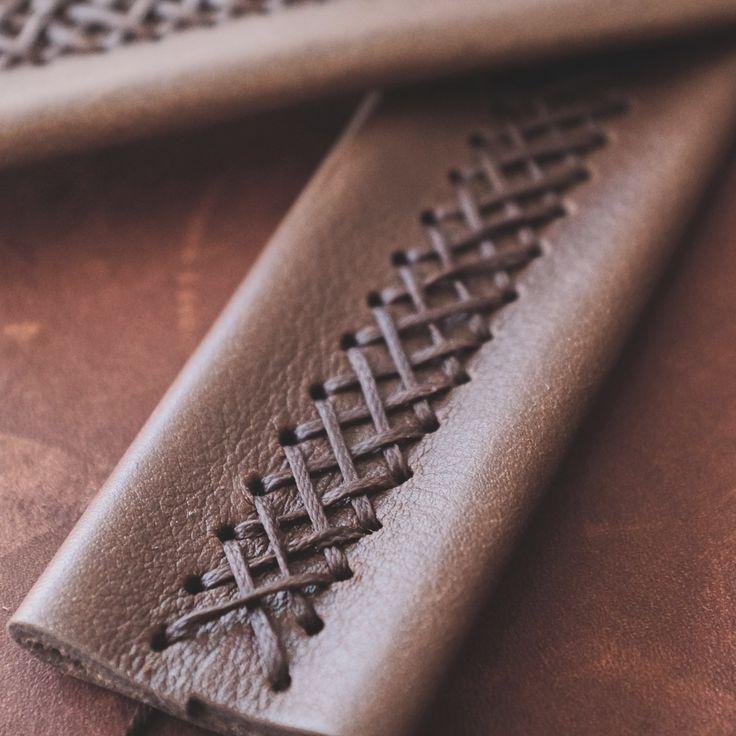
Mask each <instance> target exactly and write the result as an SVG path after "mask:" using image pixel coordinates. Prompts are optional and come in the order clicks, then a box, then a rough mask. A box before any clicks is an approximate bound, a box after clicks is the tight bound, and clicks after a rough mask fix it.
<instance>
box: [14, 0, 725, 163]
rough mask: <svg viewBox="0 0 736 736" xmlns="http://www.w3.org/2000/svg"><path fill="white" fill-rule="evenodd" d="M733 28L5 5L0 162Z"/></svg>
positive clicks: (298, 7)
mask: <svg viewBox="0 0 736 736" xmlns="http://www.w3.org/2000/svg"><path fill="white" fill-rule="evenodd" d="M735 25H736V2H734V0H699V1H698V2H693V0H655V1H654V2H646V3H642V2H641V1H640V0H617V2H606V3H601V2H594V3H591V2H590V1H589V0H544V1H543V2H539V1H538V0H493V2H489V1H488V0H401V2H396V0H325V2H313V1H311V0H298V1H297V2H280V1H279V0H195V1H192V0H142V1H141V0H136V1H135V2H134V0H117V1H116V2H115V3H110V2H96V1H95V0H73V1H72V2H59V1H58V0H53V1H51V2H44V3H41V2H34V1H33V0H12V1H11V2H6V3H5V4H4V5H3V6H2V7H0V66H8V69H7V70H6V71H3V72H2V73H1V74H0V100H2V105H0V164H3V165H6V164H9V163H17V162H19V161H23V160H28V159H36V158H39V157H44V156H48V155H49V154H51V153H58V152H66V151H71V150H74V149H80V148H88V147H90V146H96V145H102V144H110V143H119V142H120V141H122V140H128V139H131V138H134V137H138V136H143V135H150V134H152V133H157V132H161V131H166V130H170V129H172V128H177V127H181V126H183V125H193V124H201V123H209V122H212V121H216V120H218V119H222V118H224V117H227V116H232V115H237V114H241V113H242V112H244V111H254V110H263V109H266V108H273V107H280V106H283V105H284V104H286V103H289V102H294V101H296V100H303V99H305V98H306V97H313V96H315V95H323V94H325V93H334V92H340V91H346V90H360V91H361V92H362V91H364V90H365V89H370V88H371V87H372V86H374V85H384V84H387V83H395V82H406V81H409V80H417V79H426V78H430V77H433V76H436V75H447V74H449V73H452V72H461V71H468V70H471V69H477V68H480V67H483V66H487V65H489V64H500V63H504V64H505V63H508V62H512V61H519V60H529V59H532V58H541V57H543V56H560V55H569V54H571V53H575V52H580V51H582V50H585V49H596V50H598V49H601V48H603V47H606V46H611V45H614V44H616V45H617V44H623V43H626V44H630V43H632V42H635V41H640V40H644V39H658V38H662V37H668V36H671V35H673V34H680V33H694V32H698V31H704V30H706V29H724V28H729V27H730V28H732V29H733V27H734V26H735ZM162 37H165V38H162ZM154 39H161V40H159V41H158V42H156V43H153V42H152V41H153V40H154ZM90 51H97V52H100V51H104V52H107V53H104V54H100V53H96V54H89V53H86V52H90ZM39 61H41V62H46V65H45V66H40V67H39V66H33V65H32V64H31V63H29V62H39Z"/></svg>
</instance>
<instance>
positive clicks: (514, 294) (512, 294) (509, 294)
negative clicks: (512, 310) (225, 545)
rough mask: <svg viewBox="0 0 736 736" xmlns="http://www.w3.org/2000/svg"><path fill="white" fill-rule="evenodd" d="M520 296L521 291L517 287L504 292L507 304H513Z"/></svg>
mask: <svg viewBox="0 0 736 736" xmlns="http://www.w3.org/2000/svg"><path fill="white" fill-rule="evenodd" d="M518 298H519V292H518V291H516V289H509V290H508V291H504V293H503V300H504V302H505V303H506V304H511V302H515V301H516V300H517V299H518Z"/></svg>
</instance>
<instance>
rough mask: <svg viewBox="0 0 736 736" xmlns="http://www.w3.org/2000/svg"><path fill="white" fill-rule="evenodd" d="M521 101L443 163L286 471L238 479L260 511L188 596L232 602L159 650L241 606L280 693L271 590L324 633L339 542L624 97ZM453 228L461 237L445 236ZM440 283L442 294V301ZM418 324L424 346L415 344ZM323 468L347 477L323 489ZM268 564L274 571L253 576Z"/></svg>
mask: <svg viewBox="0 0 736 736" xmlns="http://www.w3.org/2000/svg"><path fill="white" fill-rule="evenodd" d="M525 104H526V107H527V108H531V110H532V114H527V115H526V116H525V117H521V118H512V119H511V120H509V122H508V123H507V124H505V125H503V126H501V127H499V128H496V129H494V130H492V131H489V132H488V133H486V134H484V135H474V136H471V145H472V148H473V152H474V157H473V158H474V160H473V163H472V164H471V165H470V166H469V167H467V168H465V169H458V170H453V171H451V172H450V174H449V179H450V183H451V186H452V191H453V199H452V201H451V202H450V203H448V204H446V205H441V206H438V207H435V208H434V209H432V210H426V211H424V212H423V213H422V214H421V221H422V224H423V228H424V232H425V240H426V242H425V244H424V245H422V246H419V247H416V248H412V249H409V250H406V251H397V252H395V253H394V255H393V257H392V261H393V264H394V266H395V268H396V273H397V276H398V279H397V282H396V283H395V284H392V285H389V286H387V287H386V288H384V289H383V290H382V291H380V292H371V293H370V294H369V295H368V299H367V301H368V306H369V308H370V312H371V314H372V317H373V321H372V323H371V324H368V325H366V326H364V327H363V328H361V329H359V330H357V331H356V332H355V333H352V334H350V335H346V336H343V338H342V341H341V349H342V350H343V351H344V354H345V356H346V359H347V363H348V365H349V366H350V370H349V371H346V372H344V373H340V374H338V375H336V376H333V377H331V378H328V379H327V380H326V381H324V382H323V383H321V384H317V385H314V386H312V387H311V388H310V395H311V398H312V401H313V404H314V407H315V410H316V413H317V415H318V419H314V420H309V421H306V422H303V423H301V424H298V425H297V426H296V427H294V428H290V429H287V430H284V431H283V432H282V433H281V435H280V438H279V439H280V444H281V446H282V449H283V453H284V458H285V463H284V467H283V468H282V469H281V470H279V471H277V472H275V473H271V474H270V475H267V476H265V477H260V476H252V477H251V478H250V479H249V480H245V479H243V478H239V479H238V483H239V485H240V487H241V490H242V491H243V492H244V493H246V494H249V495H250V496H251V497H252V499H253V503H254V506H255V513H254V514H253V516H251V517H249V518H247V519H245V520H244V521H242V522H240V523H239V524H237V525H236V526H235V527H233V528H230V529H228V530H226V532H227V533H226V534H225V536H221V541H222V546H223V560H222V562H221V563H220V564H219V565H217V566H216V567H215V568H213V569H211V570H208V571H207V572H205V573H204V574H202V575H201V576H199V577H198V578H197V581H198V589H197V590H196V591H190V592H199V591H204V590H211V589H213V588H216V587H218V586H223V585H233V584H234V585H235V588H236V591H237V594H236V595H235V597H233V598H230V599H229V600H225V601H222V602H219V603H217V604H214V605H211V606H208V607H202V608H197V609H195V610H193V611H191V612H189V613H187V614H185V615H183V616H181V617H180V618H178V619H177V620H176V621H174V622H172V623H170V624H168V625H167V626H164V627H161V628H159V629H157V631H156V632H155V633H154V638H153V641H152V645H153V648H154V649H163V648H165V647H167V646H169V645H171V644H173V643H175V642H178V641H182V640H184V639H187V638H190V637H192V636H194V635H195V634H196V633H197V632H198V631H199V629H200V628H201V627H202V626H204V625H205V624H207V623H208V622H211V621H215V620H217V619H219V618H221V617H222V616H224V615H225V614H227V613H229V612H231V611H236V610H239V609H245V610H246V611H247V618H248V622H249V623H250V626H251V629H252V631H253V635H254V639H255V644H256V648H257V650H258V652H259V657H260V660H261V664H262V669H263V671H264V674H265V676H266V678H267V680H268V682H269V683H270V685H271V686H272V687H273V688H274V689H276V690H279V689H284V688H285V687H287V686H288V684H289V674H288V661H287V656H286V653H285V651H284V648H283V645H282V642H281V639H280V636H279V632H278V630H277V627H276V623H275V621H274V620H273V619H274V617H273V614H269V612H268V611H267V606H266V599H267V598H269V597H271V596H281V599H283V600H285V601H286V604H287V608H288V609H289V610H290V611H291V613H292V615H293V616H294V618H295V619H296V621H297V622H298V623H299V625H300V626H301V627H302V629H303V630H304V631H305V632H307V633H308V634H314V633H317V632H318V631H319V630H320V629H321V628H322V626H323V623H322V620H321V619H320V617H319V615H318V614H317V612H316V610H315V608H314V603H313V600H312V598H313V594H314V593H315V592H316V591H317V590H319V589H321V588H324V587H326V586H328V585H330V584H331V583H333V582H335V581H336V580H344V579H346V578H348V577H350V576H351V575H352V571H351V570H350V567H349V563H348V559H347V556H346V552H345V550H344V549H343V547H344V546H346V545H349V544H351V543H353V542H356V541H357V540H358V539H360V538H361V537H363V536H365V535H366V534H369V533H372V532H374V531H376V530H378V529H380V527H381V524H380V521H379V520H378V518H377V517H376V513H375V509H374V507H373V503H372V501H371V497H372V496H373V495H375V494H376V493H380V492H384V491H387V490H390V489H393V488H396V487H398V486H400V485H401V484H402V483H404V482H405V481H406V480H407V479H408V478H410V477H411V475H412V470H411V468H410V467H409V464H408V462H407V459H406V457H405V449H406V447H407V445H410V444H412V443H415V442H416V441H418V440H419V439H421V438H422V437H424V436H425V435H426V434H428V433H430V432H433V431H435V430H436V429H437V428H438V427H439V419H438V418H437V415H436V413H435V409H434V407H433V402H435V401H436V399H438V398H439V397H441V396H444V395H445V394H447V392H449V391H451V390H452V388H453V387H455V386H457V385H460V384H462V383H465V382H467V381H469V380H470V377H469V376H468V375H467V372H466V370H465V368H464V366H463V360H464V358H465V357H467V356H468V355H469V354H470V353H471V352H473V351H474V350H476V349H477V348H478V347H479V346H480V345H481V344H483V343H484V342H487V341H488V340H490V339H491V332H490V326H489V315H491V314H493V313H495V312H496V311H498V310H499V309H500V308H502V307H503V306H504V305H505V304H507V303H508V302H510V301H513V300H514V299H515V298H516V296H517V294H516V290H515V288H514V283H515V274H516V273H517V272H518V271H519V270H520V269H521V268H523V267H524V266H525V265H527V264H528V263H529V262H531V261H532V260H533V259H534V258H537V257H538V256H540V255H541V254H542V244H541V236H540V233H539V229H540V228H541V227H543V226H544V225H547V224H548V223H550V222H552V221H553V220H555V219H558V218H560V217H563V216H564V215H565V214H566V210H565V207H564V204H563V202H562V201H561V199H560V194H561V192H563V191H565V190H567V189H570V188H571V187H573V186H575V185H576V184H577V183H579V182H580V181H582V180H583V179H585V178H587V176H588V175H589V172H588V169H587V166H586V165H585V162H584V161H583V158H582V155H583V154H585V153H587V152H590V151H592V150H593V149H595V148H598V147H600V146H602V145H604V144H605V143H606V141H607V137H606V135H605V133H604V132H603V130H602V129H601V127H600V124H599V122H598V121H599V119H600V118H602V117H605V116H609V115H612V114H614V113H618V112H621V111H623V110H624V109H625V108H626V102H625V101H624V100H623V99H622V98H621V97H620V96H618V95H615V94H612V93H608V94H606V95H604V96H603V97H602V98H599V99H596V100H594V101H588V102H585V103H580V102H574V103H567V104H565V105H562V106H560V107H555V106H553V105H552V103H551V102H550V101H549V99H548V98H547V97H546V96H544V95H540V96H536V97H534V98H532V100H531V101H527V102H526V103H525ZM449 226H454V227H456V228H457V227H458V226H460V227H461V228H462V232H461V233H458V232H457V231H454V232H453V233H452V234H450V233H448V230H447V228H448V227H449ZM504 239H505V241H504ZM508 240H510V241H511V242H510V244H509V243H508V242H506V241H508ZM481 285H482V286H483V287H484V288H483V290H481V289H480V288H479V287H480V286H481ZM440 291H441V292H442V294H443V295H444V296H443V299H442V300H441V301H440V303H438V304H437V303H434V299H435V295H436V293H438V292H440ZM458 330H460V333H459V334H458ZM418 335H419V336H420V337H421V338H422V344H421V345H420V346H416V345H414V343H415V342H416V337H417V336H418ZM427 339H428V342H427ZM410 343H411V344H410ZM378 349H380V350H379V352H378V353H376V350H378ZM371 351H372V352H371ZM427 370H430V371H431V372H430V375H429V376H428V377H426V376H424V377H423V376H422V375H421V374H422V372H423V371H427ZM388 384H390V385H391V386H393V388H392V390H390V391H387V390H386V389H385V386H386V385H388ZM341 394H349V395H352V394H355V395H357V396H359V397H360V398H361V403H360V404H359V405H357V406H349V407H347V408H345V407H340V406H338V400H339V397H340V395H341ZM368 426H370V427H371V428H372V431H371V433H370V434H369V435H368V436H359V437H358V438H357V439H355V440H354V441H353V440H351V439H350V438H349V437H348V433H349V431H350V428H354V427H363V428H365V427H368ZM310 442H319V443H320V444H321V445H322V446H323V452H321V453H317V452H312V453H310V452H308V451H307V450H306V447H307V445H308V444H309V443H310ZM325 447H326V448H327V450H326V451H325V450H324V448H325ZM377 457H380V458H382V462H380V463H378V467H375V466H376V462H374V463H373V467H372V468H370V469H369V470H367V471H366V472H364V473H363V474H361V472H360V467H359V466H360V465H361V463H363V462H367V461H369V460H375V458H377ZM326 474H334V475H335V476H336V477H337V480H336V481H335V482H328V484H327V487H326V489H325V490H323V491H318V490H317V483H318V481H319V480H320V478H323V477H324V476H325V475H326ZM280 489H289V490H291V491H293V490H294V489H295V491H296V496H297V497H298V499H299V502H300V503H299V506H298V508H296V509H291V510H288V511H284V512H281V513H278V512H277V510H276V508H275V506H274V503H273V501H274V494H275V493H276V492H278V491H279V490H280ZM284 492H285V491H284ZM346 504H347V505H349V506H350V507H351V509H352V519H353V521H352V522H349V523H334V522H332V521H331V518H330V516H331V513H332V512H335V511H337V510H340V509H344V508H345V507H346ZM305 524H307V525H308V526H309V530H308V531H307V532H305V533H302V534H300V535H299V536H297V535H290V533H289V531H290V528H291V527H293V526H299V525H302V526H303V525H305ZM254 541H260V542H262V543H265V550H264V549H263V546H264V545H263V544H262V545H261V547H262V550H261V551H260V552H254V551H253V549H254V547H253V545H252V544H251V543H252V542H254ZM300 556H306V557H308V558H309V557H315V556H316V557H317V558H318V559H321V560H322V563H323V565H320V567H319V569H309V570H307V571H300V572H294V571H293V570H292V569H291V568H292V565H293V562H294V560H295V559H296V558H298V557H300ZM262 573H269V574H270V577H269V579H268V580H266V581H264V582H262V583H260V584H256V582H255V577H256V576H259V575H261V574H262Z"/></svg>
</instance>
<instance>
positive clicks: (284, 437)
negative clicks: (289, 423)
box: [279, 427, 299, 447]
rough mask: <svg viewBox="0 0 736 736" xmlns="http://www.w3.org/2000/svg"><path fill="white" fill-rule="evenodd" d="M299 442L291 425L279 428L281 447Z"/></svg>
mask: <svg viewBox="0 0 736 736" xmlns="http://www.w3.org/2000/svg"><path fill="white" fill-rule="evenodd" d="M298 442H299V438H298V437H297V436H296V432H295V431H294V430H293V429H292V428H291V427H282V428H281V429H280V430H279V444H280V445H281V447H292V446H293V445H296V444H297V443H298Z"/></svg>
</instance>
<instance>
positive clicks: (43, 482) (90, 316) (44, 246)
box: [0, 103, 352, 736]
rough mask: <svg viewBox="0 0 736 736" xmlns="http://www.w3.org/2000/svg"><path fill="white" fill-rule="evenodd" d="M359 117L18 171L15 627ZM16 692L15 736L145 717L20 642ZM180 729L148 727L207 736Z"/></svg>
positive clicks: (7, 551) (113, 735)
mask: <svg viewBox="0 0 736 736" xmlns="http://www.w3.org/2000/svg"><path fill="white" fill-rule="evenodd" d="M351 107H352V103H347V104H342V103H341V104H340V105H336V106H334V107H333V108H332V109H330V108H327V107H325V106H324V105H322V106H320V107H319V108H305V109H295V110H292V111H290V113H289V115H284V114H269V115H267V116H265V117H263V116H257V117H256V118H253V119H250V120H248V121H238V122H236V123H230V124H228V125H221V126H217V127H212V128H210V129H209V130H208V132H207V135H192V134H188V135H178V136H171V137H169V139H168V140H167V141H150V142H148V143H145V144H138V145H135V146H132V145H131V146H128V147H127V148H126V149H124V150H109V151H102V152H98V153H96V154H94V155H85V156H76V157H69V158H65V159H63V160H62V161H57V162H53V163H44V164H41V165H35V166H32V167H26V168H24V169H18V170H15V171H5V172H3V173H2V174H1V175H0V188H1V189H2V191H3V192H4V193H5V196H4V197H3V198H2V201H1V202H0V222H1V223H2V225H1V229H2V239H1V242H0V254H1V255H0V260H2V263H3V269H2V274H0V280H1V281H2V288H0V301H1V303H2V306H0V313H1V314H2V322H1V323H0V324H1V326H0V366H1V367H2V371H1V373H0V386H2V389H1V390H0V392H1V393H2V396H3V411H2V417H1V420H0V421H1V422H2V426H1V431H0V438H1V441H2V453H1V454H2V458H3V459H2V463H1V466H2V468H1V472H0V508H1V509H2V513H0V530H1V532H2V543H1V544H0V550H1V551H0V590H1V591H2V601H1V603H2V606H0V615H2V621H3V626H4V625H5V623H6V622H7V620H8V618H9V617H10V614H11V612H12V611H13V610H14V609H15V608H16V607H17V606H18V605H19V604H20V602H21V600H22V599H23V597H24V596H25V595H26V593H27V592H28V590H29V589H30V587H31V585H32V584H33V582H34V581H35V580H36V579H37V578H38V576H39V574H40V573H41V572H42V571H43V568H44V567H45V566H46V565H47V564H48V562H49V561H50V559H51V557H52V556H53V554H54V552H56V550H57V549H58V547H59V545H60V544H61V543H62V542H63V540H64V538H65V537H66V535H67V534H68V533H69V531H70V530H71V528H72V527H73V525H74V523H75V522H76V521H77V520H78V518H79V516H80V515H81V513H82V512H83V510H84V508H85V506H86V505H87V504H88V502H89V500H90V499H91V498H92V497H93V496H94V494H95V492H96V491H97V490H98V489H99V487H100V485H101V484H102V483H103V482H104V480H105V478H106V477H107V476H108V475H109V474H110V471H111V470H112V469H113V467H114V466H115V464H116V463H117V461H118V460H119V459H120V456H121V455H122V454H123V452H124V451H125V449H126V448H127V447H128V445H129V444H130V443H131V441H132V440H133V439H134V437H135V435H136V433H137V432H138V430H139V429H140V427H141V426H142V424H143V423H144V422H145V420H146V418H147V417H148V415H149V414H150V413H151V411H152V410H153V409H154V408H155V406H156V403H157V402H158V401H159V399H160V398H161V395H162V394H163V393H164V391H165V390H166V388H167V387H168V386H169V384H170V383H171V381H172V380H173V379H174V378H175V376H176V373H177V372H178V371H179V370H180V368H181V366H182V365H183V363H184V361H185V360H186V358H187V357H188V356H189V355H190V354H191V352H192V351H193V350H194V349H195V347H196V346H197V344H198V343H199V341H200V340H201V338H202V337H203V336H204V333H205V332H206V331H207V329H208V328H209V327H210V326H211V324H212V322H213V321H214V319H215V318H216V316H217V314H218V313H219V312H220V311H221V309H222V307H223V306H224V304H225V303H226V301H227V299H228V297H229V296H230V295H231V294H232V292H233V290H234V289H235V287H236V286H237V284H238V282H239V281H240V280H241V277H242V275H243V274H245V273H246V271H247V270H248V268H249V267H250V266H251V264H252V262H253V261H254V260H255V257H256V256H257V254H258V252H259V250H260V249H261V247H262V246H263V244H264V243H265V242H266V241H267V239H268V237H269V236H270V235H271V233H272V231H273V230H274V229H275V227H276V226H277V224H278V222H279V220H280V219H281V217H282V216H283V214H284V213H285V211H286V210H287V209H288V207H289V205H290V204H291V201H292V200H293V199H294V198H295V197H296V195H297V194H298V193H299V190H300V189H301V188H302V187H303V185H304V184H305V183H306V180H307V178H308V177H309V175H310V173H311V170H312V169H313V168H314V167H315V166H316V165H317V164H318V163H319V160H320V158H321V156H322V155H323V154H324V152H325V151H326V150H327V147H328V146H329V145H330V143H331V142H332V139H333V138H334V136H336V135H337V133H338V132H339V130H340V128H341V127H342V125H343V122H344V119H345V118H346V115H347V112H348V111H349V110H350V108H351ZM183 150H184V151H186V152H187V155H186V158H183V157H182V155H181V152H182V151H183ZM244 223H245V225H244ZM244 236H245V237H244ZM0 691H1V692H0V734H2V735H3V736H57V735H61V734H77V735H78V736H122V734H123V733H124V732H125V729H126V727H127V725H128V723H129V721H130V719H131V716H132V713H133V710H134V704H133V703H132V702H131V701H129V700H127V699H126V698H122V697H120V696H118V695H116V694H114V693H111V692H109V691H106V690H102V689H100V688H97V687H93V686H91V685H88V684H87V683H83V682H80V681H78V680H74V679H72V678H68V677H64V676H62V675H61V674H60V673H59V672H58V671H57V670H55V669H52V668H50V667H48V666H46V665H44V664H41V663H40V662H38V661H36V660H35V659H29V658H28V657H27V656H25V654H24V653H23V652H21V650H19V649H18V648H17V647H16V646H15V644H14V643H13V642H12V640H10V639H9V637H7V636H1V637H0ZM166 720H168V719H165V717H164V716H158V717H157V718H155V719H154V721H153V722H152V723H151V724H150V726H149V731H147V733H148V732H150V733H151V734H154V735H155V736H166V735H168V736H182V734H185V733H186V734H189V733H190V731H189V730H186V731H185V730H184V729H186V728H187V727H186V726H185V725H184V724H182V723H181V722H174V721H171V722H170V723H166ZM194 731H195V727H194V726H192V727H191V732H192V733H193V732H194ZM197 732H198V729H197Z"/></svg>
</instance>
